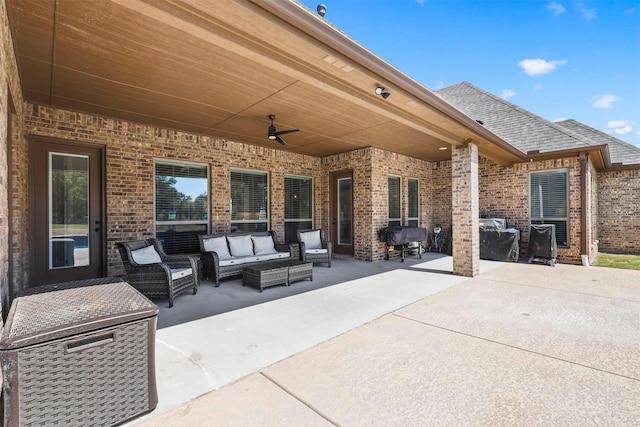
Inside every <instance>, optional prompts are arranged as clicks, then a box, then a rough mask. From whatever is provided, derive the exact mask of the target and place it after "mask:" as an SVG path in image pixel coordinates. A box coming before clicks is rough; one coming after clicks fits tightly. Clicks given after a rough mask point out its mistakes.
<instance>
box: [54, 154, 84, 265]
mask: <svg viewBox="0 0 640 427" xmlns="http://www.w3.org/2000/svg"><path fill="white" fill-rule="evenodd" d="M48 181H49V185H48V193H49V215H48V219H49V221H48V222H49V236H48V241H49V260H48V262H49V268H50V269H60V268H71V267H83V266H87V265H89V260H90V253H89V251H90V249H89V248H90V245H89V238H90V236H89V156H84V155H75V154H65V153H54V152H51V153H49V179H48Z"/></svg>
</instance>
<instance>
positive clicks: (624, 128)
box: [607, 120, 633, 135]
mask: <svg viewBox="0 0 640 427" xmlns="http://www.w3.org/2000/svg"><path fill="white" fill-rule="evenodd" d="M607 129H609V130H611V131H613V132H615V133H617V134H618V135H628V134H630V133H631V132H633V127H632V126H631V123H630V122H628V121H626V120H610V121H609V122H608V123H607Z"/></svg>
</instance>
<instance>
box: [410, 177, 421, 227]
mask: <svg viewBox="0 0 640 427" xmlns="http://www.w3.org/2000/svg"><path fill="white" fill-rule="evenodd" d="M418 197H419V185H418V180H417V179H415V178H409V179H408V180H407V198H408V200H407V202H408V209H409V212H408V215H407V221H408V222H407V225H409V226H410V227H418V226H419V225H420V218H419V214H418V212H419V208H418V206H419V199H418Z"/></svg>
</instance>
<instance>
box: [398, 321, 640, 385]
mask: <svg viewBox="0 0 640 427" xmlns="http://www.w3.org/2000/svg"><path fill="white" fill-rule="evenodd" d="M392 315H393V316H396V317H399V318H402V319H405V320H409V321H411V322H415V323H419V324H421V325H424V326H430V327H433V328H437V329H440V330H442V331H447V332H451V333H454V334H458V335H464V336H466V337H469V338H475V339H478V340H482V341H485V342H489V343H492V344H497V345H500V346H503V347H508V348H512V349H514V350H520V351H524V352H527V353H530V354H535V355H537V356H541V357H543V358H548V359H554V360H557V361H559V362H564V363H569V364H571V365H575V366H581V367H583V368H586V369H591V370H593V371H598V372H602V373H605V374H609V375H615V376H616V377H620V378H626V379H628V380H632V381H640V378H634V377H630V376H628V375H622V374H619V373H617V372H612V371H607V370H604V369H599V368H595V367H593V366H589V365H585V364H583V363H578V362H575V361H573V360H567V359H562V358H560V357H555V356H550V355H548V354H544V353H540V352H537V351H533V350H530V349H528V348H523V347H518V346H514V345H511V344H507V343H503V342H500V341H495V340H492V339H488V338H484V337H480V336H478V335H473V334H468V333H466V332H461V331H456V330H455V329H450V328H445V327H443V326H438V325H434V324H431V323H427V322H421V321H419V320H416V319H412V318H410V317H406V316H402V315H399V314H397V313H392Z"/></svg>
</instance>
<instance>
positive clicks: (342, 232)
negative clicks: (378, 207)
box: [331, 171, 353, 255]
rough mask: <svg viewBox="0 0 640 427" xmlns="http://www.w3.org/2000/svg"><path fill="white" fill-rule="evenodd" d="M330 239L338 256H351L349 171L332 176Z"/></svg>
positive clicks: (351, 202)
mask: <svg viewBox="0 0 640 427" xmlns="http://www.w3.org/2000/svg"><path fill="white" fill-rule="evenodd" d="M331 205H332V207H331V210H332V212H333V218H332V229H331V238H332V241H333V242H334V243H333V250H334V252H335V253H338V254H345V255H353V179H352V177H351V171H346V172H338V173H335V174H333V175H332V192H331Z"/></svg>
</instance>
